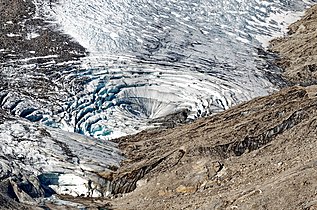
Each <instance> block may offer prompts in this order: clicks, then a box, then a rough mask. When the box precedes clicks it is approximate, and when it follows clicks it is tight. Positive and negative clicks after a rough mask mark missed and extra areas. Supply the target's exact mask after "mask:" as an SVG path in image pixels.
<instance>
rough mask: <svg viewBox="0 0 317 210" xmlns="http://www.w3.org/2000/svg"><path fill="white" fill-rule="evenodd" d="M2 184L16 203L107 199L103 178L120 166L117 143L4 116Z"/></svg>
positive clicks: (0, 149) (0, 124)
mask: <svg viewBox="0 0 317 210" xmlns="http://www.w3.org/2000/svg"><path fill="white" fill-rule="evenodd" d="M0 114H1V115H0V119H1V120H0V139H1V142H2V143H1V145H0V154H1V156H0V168H1V170H0V180H1V182H8V181H9V186H10V188H12V194H13V195H15V196H16V198H17V200H19V201H21V202H24V203H32V202H34V201H35V200H34V199H36V198H40V197H44V196H49V195H51V194H55V193H58V194H69V195H73V196H91V197H96V196H103V195H105V193H106V192H107V191H108V190H107V180H106V179H104V178H102V177H101V176H100V175H99V174H100V173H105V172H107V171H108V172H111V171H113V170H115V169H116V168H117V167H119V162H120V161H121V159H122V157H121V154H120V152H119V150H118V149H116V145H115V144H114V143H111V142H101V141H99V142H98V141H97V140H95V139H91V138H89V137H85V136H82V135H79V134H74V133H68V132H65V131H60V130H56V129H52V128H48V127H44V126H41V125H37V124H33V123H31V122H29V121H26V120H22V119H18V118H15V117H9V116H8V115H7V114H6V113H4V112H3V111H1V112H0Z"/></svg>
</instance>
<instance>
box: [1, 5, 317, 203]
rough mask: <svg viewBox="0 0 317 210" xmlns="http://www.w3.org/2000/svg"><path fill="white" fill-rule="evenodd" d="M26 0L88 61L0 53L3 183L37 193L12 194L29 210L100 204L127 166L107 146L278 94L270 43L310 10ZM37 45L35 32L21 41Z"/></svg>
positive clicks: (114, 149)
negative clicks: (55, 198)
mask: <svg viewBox="0 0 317 210" xmlns="http://www.w3.org/2000/svg"><path fill="white" fill-rule="evenodd" d="M33 2H34V4H35V6H36V14H35V17H33V20H34V21H38V20H37V18H41V17H43V16H44V17H45V18H46V22H47V23H48V24H49V25H50V27H55V30H56V31H59V32H62V33H65V34H69V35H70V36H71V37H73V38H74V39H75V40H77V41H78V42H79V43H80V44H81V45H82V46H83V47H85V48H86V49H87V51H88V53H87V55H86V56H82V55H83V53H82V52H81V51H80V52H76V51H75V50H74V51H73V52H70V53H71V54H73V55H80V56H78V57H76V59H73V60H71V59H63V58H62V57H61V56H60V55H57V54H55V53H53V52H52V53H51V52H47V54H45V55H37V52H36V51H35V50H30V51H28V52H27V53H28V54H25V55H26V56H24V57H23V56H22V57H19V56H17V54H18V52H15V51H12V52H6V50H7V49H0V53H4V52H5V53H7V54H6V56H7V57H6V58H5V59H3V58H1V62H0V67H1V72H0V139H1V140H2V144H1V145H0V150H1V156H0V168H1V171H0V177H1V180H2V181H3V180H9V182H10V183H11V185H12V186H18V187H19V188H20V189H23V186H24V187H25V186H28V187H30V186H31V188H34V191H37V192H38V193H36V195H33V197H32V196H31V197H32V198H29V197H28V196H27V195H24V194H23V192H21V191H19V190H16V194H21V196H22V197H24V201H25V199H26V200H27V201H30V200H32V199H34V198H36V197H41V196H44V195H45V196H49V195H48V194H50V192H51V193H53V192H54V193H58V194H70V195H73V196H78V195H84V196H93V197H99V196H103V195H106V194H108V193H110V192H111V189H108V188H109V181H108V180H107V176H106V174H107V173H109V174H111V173H112V172H114V171H115V168H117V167H119V165H120V162H121V161H122V160H123V159H124V157H123V156H122V154H121V153H120V151H119V149H118V148H117V145H116V144H114V143H113V142H111V141H105V140H107V139H112V138H116V137H120V136H124V135H129V134H134V133H136V132H139V131H142V130H145V129H149V128H153V127H157V126H161V125H162V124H164V121H167V120H168V118H169V116H173V114H176V115H177V114H180V115H182V116H181V117H184V118H186V121H188V122H190V121H191V120H194V119H197V118H199V117H205V116H208V115H212V114H215V113H217V112H221V111H223V110H226V109H228V108H229V107H231V106H234V105H236V104H239V103H241V102H244V101H247V100H250V99H252V98H255V97H258V96H263V95H267V94H269V93H271V92H273V91H275V90H277V89H279V88H280V87H281V86H283V85H284V81H283V80H282V79H281V78H280V70H279V69H277V68H276V67H274V66H273V65H272V64H271V63H270V60H269V59H270V58H271V56H273V55H271V54H269V53H266V52H265V47H266V46H267V44H268V42H267V41H268V40H269V39H271V38H272V37H276V36H281V35H283V34H284V33H286V29H287V25H288V24H289V23H290V22H292V21H294V20H296V19H297V18H299V17H300V15H301V14H302V11H303V10H304V8H306V7H307V6H309V5H311V4H312V3H313V2H315V1H308V0H307V1H304V0H301V1H292V0H289V1H285V0H276V1H260V0H249V1H247V0H223V1H215V0H193V1H184V0H171V1H168V0H162V1H154V0H134V1H132V0H120V1H114V0H95V1H92V0H86V1H82V0H68V1H66V0H60V1H58V2H53V3H51V5H50V4H49V3H48V2H47V1H42V0H34V1H33ZM6 24H8V25H12V24H13V23H12V21H11V22H10V21H8V22H7V23H6ZM21 24H24V23H23V22H21ZM28 27H30V26H28ZM39 27H40V26H39ZM41 27H43V28H44V29H43V31H45V30H47V28H48V26H46V25H44V26H41ZM15 34H16V33H7V34H6V36H8V37H12V38H15V37H16V35H15ZM39 36H42V34H41V31H39V30H38V29H37V28H36V27H33V28H28V34H27V36H25V38H26V39H27V40H32V39H36V38H38V37H39ZM55 38H56V37H55ZM62 41H63V43H62V44H63V45H71V41H69V40H66V39H65V40H62ZM59 47H60V46H59ZM1 55H2V54H1ZM3 110H4V111H3ZM26 183H27V184H26ZM22 191H23V190H22ZM25 193H30V192H25ZM22 194H23V195H22Z"/></svg>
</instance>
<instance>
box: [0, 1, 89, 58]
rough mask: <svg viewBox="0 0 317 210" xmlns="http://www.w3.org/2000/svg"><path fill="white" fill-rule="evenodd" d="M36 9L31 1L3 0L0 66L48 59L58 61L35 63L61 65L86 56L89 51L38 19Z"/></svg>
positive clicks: (1, 7) (0, 12)
mask: <svg viewBox="0 0 317 210" xmlns="http://www.w3.org/2000/svg"><path fill="white" fill-rule="evenodd" d="M35 9H36V8H35V5H34V4H33V3H32V1H31V0H0V49H1V51H0V63H5V62H8V61H11V62H12V61H15V60H19V59H23V58H29V57H40V56H47V55H58V57H57V58H49V60H47V59H36V60H33V61H34V62H35V63H43V62H47V61H56V62H61V61H68V60H74V59H78V58H80V57H83V56H85V55H86V50H85V49H84V48H83V47H82V46H81V45H79V44H78V43H77V42H75V41H74V40H72V38H70V37H69V36H67V35H64V34H62V33H60V32H59V31H58V28H57V26H56V25H53V24H52V23H48V22H46V21H45V20H44V17H40V16H38V15H37V16H36V11H35ZM32 34H36V36H34V37H32Z"/></svg>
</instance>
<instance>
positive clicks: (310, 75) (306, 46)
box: [270, 5, 317, 85]
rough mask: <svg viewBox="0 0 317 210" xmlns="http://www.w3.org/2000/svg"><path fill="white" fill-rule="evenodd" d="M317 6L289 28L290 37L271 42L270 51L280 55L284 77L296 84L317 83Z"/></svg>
mask: <svg viewBox="0 0 317 210" xmlns="http://www.w3.org/2000/svg"><path fill="white" fill-rule="evenodd" d="M316 11H317V5H316V6H313V7H311V8H310V9H309V10H308V11H307V12H306V14H305V16H304V17H303V18H302V19H301V20H299V21H297V22H295V23H293V24H292V25H290V26H289V34H288V36H286V37H284V38H280V39H275V40H273V41H272V42H271V46H270V50H272V51H274V52H278V53H279V54H280V57H281V58H280V60H279V61H278V64H279V65H281V66H282V67H283V68H284V69H285V72H284V76H285V77H286V79H288V80H290V81H291V82H293V83H295V84H303V85H309V84H316V81H317V47H316V44H315V43H316V42H317V32H316V27H317V12H316Z"/></svg>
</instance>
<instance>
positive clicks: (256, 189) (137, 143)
mask: <svg viewBox="0 0 317 210" xmlns="http://www.w3.org/2000/svg"><path fill="white" fill-rule="evenodd" d="M316 93H317V87H316V86H310V87H307V88H304V87H291V88H287V89H285V90H282V91H280V92H278V93H275V94H273V95H271V96H267V97H262V98H257V99H254V100H252V101H250V102H247V103H244V104H241V105H239V106H236V107H234V108H232V109H230V110H228V111H225V112H223V113H220V114H217V115H215V116H213V117H208V118H205V119H200V120H197V121H196V122H194V123H191V124H188V125H184V126H180V127H176V128H174V129H166V130H153V131H144V132H141V133H139V134H137V135H135V136H130V137H124V138H121V139H118V140H116V141H117V142H118V143H119V147H120V149H121V150H122V151H123V152H124V154H125V155H126V160H125V161H124V164H123V165H122V167H121V168H120V169H119V171H118V172H116V173H114V174H113V182H112V191H113V193H115V194H121V193H128V194H127V195H125V196H124V197H122V198H118V199H115V200H114V201H113V205H114V208H117V209H196V208H201V209H232V208H236V209H298V208H300V209H309V208H311V209H313V206H314V205H316V200H315V196H316V186H317V182H316V181H315V179H316V174H315V170H316V166H317V164H316V163H317V162H316V159H315V157H316V155H317V153H316V150H315V149H314V148H315V147H316V146H317V141H316V122H317V112H316V110H317V109H316V108H317V96H316Z"/></svg>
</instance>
